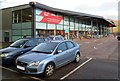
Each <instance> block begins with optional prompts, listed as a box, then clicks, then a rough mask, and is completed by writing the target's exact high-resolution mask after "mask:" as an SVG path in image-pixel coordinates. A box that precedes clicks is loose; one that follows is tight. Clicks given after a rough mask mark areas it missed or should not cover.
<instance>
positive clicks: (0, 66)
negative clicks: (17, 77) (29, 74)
mask: <svg viewBox="0 0 120 81" xmlns="http://www.w3.org/2000/svg"><path fill="white" fill-rule="evenodd" d="M0 67H1V68H3V69H6V70H9V71H11V72H14V73H18V72H17V71H14V70H12V69H9V68H6V67H3V66H0Z"/></svg>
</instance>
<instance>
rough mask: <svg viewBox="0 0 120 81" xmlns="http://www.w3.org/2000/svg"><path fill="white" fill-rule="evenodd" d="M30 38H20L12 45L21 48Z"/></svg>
mask: <svg viewBox="0 0 120 81" xmlns="http://www.w3.org/2000/svg"><path fill="white" fill-rule="evenodd" d="M28 40H29V39H19V40H17V41H15V42H14V43H12V44H11V45H10V47H16V48H21V47H23V45H24V44H25V43H26V42H27V41H28Z"/></svg>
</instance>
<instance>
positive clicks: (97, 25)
mask: <svg viewBox="0 0 120 81" xmlns="http://www.w3.org/2000/svg"><path fill="white" fill-rule="evenodd" d="M96 24H97V38H99V27H98V23H97V22H96Z"/></svg>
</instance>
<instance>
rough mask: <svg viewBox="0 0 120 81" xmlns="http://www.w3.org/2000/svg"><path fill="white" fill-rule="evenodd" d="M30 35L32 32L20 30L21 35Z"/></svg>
mask: <svg viewBox="0 0 120 81" xmlns="http://www.w3.org/2000/svg"><path fill="white" fill-rule="evenodd" d="M25 34H26V35H31V34H32V32H31V29H27V30H22V35H25Z"/></svg>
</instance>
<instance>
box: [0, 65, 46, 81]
mask: <svg viewBox="0 0 120 81" xmlns="http://www.w3.org/2000/svg"><path fill="white" fill-rule="evenodd" d="M0 67H1V68H3V69H6V70H8V71H11V72H14V73H19V72H17V71H15V70H12V69H9V68H6V67H3V66H0ZM27 77H28V78H31V79H35V80H40V81H45V80H42V79H40V78H36V77H33V76H27Z"/></svg>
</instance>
